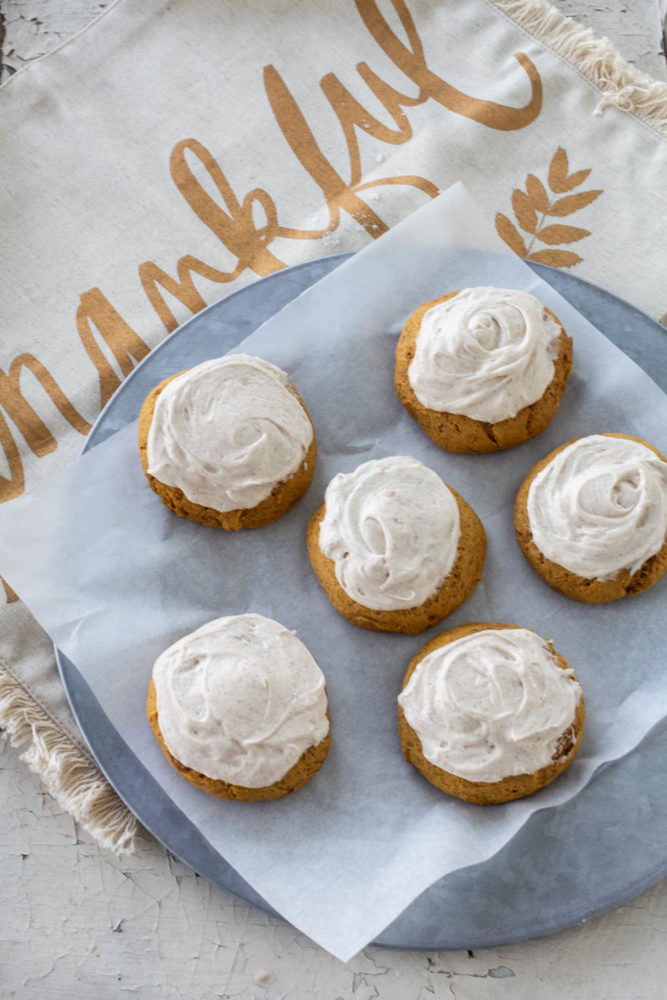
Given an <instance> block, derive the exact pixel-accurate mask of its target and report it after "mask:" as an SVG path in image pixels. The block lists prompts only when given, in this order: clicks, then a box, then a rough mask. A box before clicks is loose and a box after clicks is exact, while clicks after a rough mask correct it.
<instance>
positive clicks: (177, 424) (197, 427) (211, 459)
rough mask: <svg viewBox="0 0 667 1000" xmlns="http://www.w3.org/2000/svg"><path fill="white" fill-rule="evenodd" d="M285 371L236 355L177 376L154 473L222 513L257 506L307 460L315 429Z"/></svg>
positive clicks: (159, 411) (161, 413)
mask: <svg viewBox="0 0 667 1000" xmlns="http://www.w3.org/2000/svg"><path fill="white" fill-rule="evenodd" d="M287 384H288V379H287V375H286V374H285V372H283V371H281V369H280V368H277V367H276V365H272V364H271V363H270V362H268V361H263V360H262V359H261V358H251V357H249V356H248V355H246V354H229V355H227V356H226V357H223V358H215V359H214V360H212V361H204V362H203V364H200V365H196V366H195V367H194V368H191V369H189V370H188V371H186V372H183V373H182V374H181V375H179V376H178V377H177V378H175V379H172V381H171V382H169V384H168V385H166V386H165V388H164V389H163V390H162V392H161V393H160V395H159V396H158V398H157V402H156V405H155V412H154V414H153V418H152V421H151V425H150V430H149V433H148V471H149V473H150V474H151V475H152V476H155V478H156V479H158V480H159V481H160V482H161V483H165V485H167V486H176V487H178V489H180V490H182V491H183V493H185V495H186V497H187V498H188V499H189V500H191V501H192V502H193V503H197V504H201V505H202V506H203V507H212V508H214V509H215V510H218V511H222V512H223V513H224V512H226V511H230V510H239V509H242V510H246V509H248V508H250V507H256V506H257V504H259V503H261V501H262V500H265V499H266V498H267V497H268V496H269V494H270V493H271V491H272V490H273V489H274V488H275V487H276V486H277V485H278V483H281V482H284V481H285V480H286V479H288V478H289V477H290V476H291V475H293V474H294V473H295V472H296V470H297V469H298V468H299V466H300V465H301V463H302V461H303V460H304V457H305V455H306V452H307V451H308V448H309V447H310V444H311V442H312V440H313V428H312V425H311V423H310V420H309V419H308V416H307V414H306V412H305V410H304V409H303V407H302V406H301V404H300V403H299V400H298V399H297V398H296V396H294V395H293V394H292V393H291V392H290V391H289V389H288V388H287Z"/></svg>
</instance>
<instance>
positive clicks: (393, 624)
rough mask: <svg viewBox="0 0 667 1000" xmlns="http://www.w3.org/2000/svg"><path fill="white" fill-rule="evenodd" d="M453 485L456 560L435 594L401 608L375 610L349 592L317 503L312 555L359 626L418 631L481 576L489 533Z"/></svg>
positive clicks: (333, 596) (330, 592)
mask: <svg viewBox="0 0 667 1000" xmlns="http://www.w3.org/2000/svg"><path fill="white" fill-rule="evenodd" d="M449 489H450V490H451V491H452V493H453V494H454V497H455V499H456V502H457V504H458V507H459V515H460V519H461V537H460V538H459V544H458V548H457V551H456V559H455V560H454V565H453V566H452V569H451V570H450V572H449V575H448V576H447V577H446V578H445V580H443V582H442V584H441V585H440V587H439V588H438V590H437V591H436V593H435V594H433V596H432V597H429V599H428V600H427V601H425V602H424V603H423V604H421V605H419V606H418V607H416V608H402V609H399V610H397V611H375V610H373V609H372V608H366V607H364V605H363V604H358V603H357V602H356V601H355V600H353V599H352V598H351V597H350V596H349V595H348V594H346V593H345V591H344V590H343V588H342V587H341V585H340V583H339V582H338V578H337V576H336V564H335V562H334V561H333V559H329V558H328V556H325V555H324V553H323V552H322V549H321V548H320V524H321V522H322V519H323V517H324V513H325V505H324V504H322V505H321V506H320V507H318V509H317V510H316V511H315V513H314V514H313V516H312V518H311V519H310V522H309V524H308V533H307V541H308V554H309V556H310V561H311V564H312V567H313V569H314V570H315V573H316V574H317V578H318V580H319V581H320V583H321V584H322V587H323V588H324V591H325V593H326V595H327V597H328V598H329V600H330V601H331V603H332V604H333V606H334V608H335V609H336V611H338V612H340V614H341V615H342V616H343V618H347V620H348V621H349V622H352V624H353V625H358V626H359V628H367V629H371V630H373V631H375V632H405V633H411V634H416V633H417V632H423V631H424V629H427V628H430V626H431V625H435V624H436V623H437V622H439V621H442V619H443V618H446V617H447V615H450V614H451V613H452V612H453V611H455V610H456V609H457V608H458V607H460V605H461V604H463V602H464V601H465V600H467V598H468V597H470V595H471V594H472V592H473V590H474V589H475V587H476V586H477V584H478V583H479V581H480V580H481V579H482V569H483V567H484V557H485V555H486V532H485V531H484V526H483V525H482V522H481V521H480V519H479V518H478V517H477V514H476V513H475V511H474V510H473V509H472V507H471V506H470V505H469V504H468V503H466V501H465V500H464V499H463V497H461V496H459V494H458V493H457V492H456V490H454V489H452V487H451V486H450V487H449Z"/></svg>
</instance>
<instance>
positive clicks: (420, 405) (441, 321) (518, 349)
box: [395, 287, 572, 452]
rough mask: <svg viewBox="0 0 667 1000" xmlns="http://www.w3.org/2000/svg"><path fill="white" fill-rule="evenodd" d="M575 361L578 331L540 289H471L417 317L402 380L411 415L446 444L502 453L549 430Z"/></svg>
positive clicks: (400, 353)
mask: <svg viewBox="0 0 667 1000" xmlns="http://www.w3.org/2000/svg"><path fill="white" fill-rule="evenodd" d="M571 367H572V340H571V338H570V337H568V336H567V334H566V333H565V330H564V329H563V326H562V324H561V322H560V320H559V319H558V317H557V316H556V315H555V314H554V313H552V312H551V310H550V309H547V308H546V306H544V305H542V303H541V302H540V301H539V300H538V299H536V298H535V296H534V295H530V294H529V293H528V292H523V291H519V290H514V289H505V288H486V287H480V288H466V289H463V290H462V291H457V292H450V293H449V294H447V295H443V296H442V297H441V298H439V299H434V300H433V301H431V302H425V303H424V304H423V305H421V306H420V307H419V309H417V310H416V311H415V312H414V313H413V314H412V316H411V317H410V318H409V320H408V321H407V323H406V324H405V326H404V328H403V332H402V333H401V336H400V337H399V340H398V344H397V347H396V369H395V384H396V392H397V395H398V398H399V399H400V401H401V402H402V403H403V405H404V406H405V408H406V409H407V411H408V413H410V415H411V416H413V417H414V418H415V420H416V421H417V423H418V424H419V425H420V427H421V428H422V430H424V431H425V432H426V433H427V434H428V436H429V437H430V438H432V439H433V441H435V443H436V444H437V445H439V446H440V447H441V448H444V450H445V451H451V452H490V451H501V450H502V449H504V448H512V447H513V446H514V445H517V444H521V443H522V442H523V441H527V440H528V439H529V438H532V437H535V435H536V434H540V433H541V431H543V430H544V429H545V427H547V425H548V424H549V423H550V422H551V420H552V419H553V417H554V415H555V413H556V411H557V409H558V406H559V404H560V400H561V396H562V395H563V392H564V391H565V384H566V382H567V378H568V375H569V374H570V369H571Z"/></svg>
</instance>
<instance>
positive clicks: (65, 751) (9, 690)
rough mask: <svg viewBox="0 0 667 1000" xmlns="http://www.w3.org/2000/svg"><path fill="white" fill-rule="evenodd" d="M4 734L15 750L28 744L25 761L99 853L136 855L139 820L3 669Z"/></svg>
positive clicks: (0, 718)
mask: <svg viewBox="0 0 667 1000" xmlns="http://www.w3.org/2000/svg"><path fill="white" fill-rule="evenodd" d="M0 728H3V729H6V731H7V734H8V736H9V740H10V742H11V744H12V746H15V747H25V745H26V744H28V747H27V749H26V750H25V752H24V753H23V754H21V759H22V760H24V761H26V763H27V764H28V766H29V767H30V769H31V770H32V771H35V773H36V774H38V775H39V776H40V778H41V779H42V780H43V782H44V784H45V785H46V788H47V790H48V791H49V792H50V793H51V795H53V797H54V798H55V799H56V801H57V802H58V804H59V805H60V806H61V807H62V808H63V809H65V810H66V811H67V812H69V813H70V814H71V815H72V816H73V817H74V819H75V820H76V821H77V823H80V824H81V826H82V827H84V828H85V829H86V830H87V831H88V833H90V835H91V836H92V837H93V838H94V840H95V841H96V842H97V843H98V844H99V845H100V847H102V848H105V849H107V850H111V851H114V852H115V853H117V854H131V853H132V852H133V851H134V849H135V838H136V835H137V828H138V824H137V820H136V818H135V817H134V816H133V815H132V813H131V812H130V811H129V809H128V808H127V806H126V805H125V804H124V803H123V802H122V801H121V800H120V799H119V798H118V796H117V795H116V793H115V791H114V790H113V788H112V787H111V785H110V784H109V783H108V782H107V781H106V779H105V778H104V777H103V776H102V774H101V773H100V771H99V770H98V768H97V766H96V765H95V763H94V762H93V761H92V760H90V759H89V758H88V757H87V756H86V754H85V753H83V752H82V751H81V750H80V749H79V747H78V746H77V745H76V744H75V743H73V742H72V740H71V739H70V738H69V737H68V736H67V735H66V734H65V733H63V732H62V731H61V730H60V729H59V728H58V727H57V726H56V724H55V723H54V721H53V720H52V719H51V717H50V716H49V715H48V714H47V713H46V712H45V711H44V709H43V708H41V707H40V706H39V705H38V704H37V702H36V701H34V700H33V699H32V698H31V697H30V695H29V694H28V692H27V691H26V690H25V689H24V688H23V687H21V685H20V684H19V683H18V682H17V681H16V679H15V678H14V677H13V676H12V674H10V673H9V671H8V670H6V669H4V668H3V667H0Z"/></svg>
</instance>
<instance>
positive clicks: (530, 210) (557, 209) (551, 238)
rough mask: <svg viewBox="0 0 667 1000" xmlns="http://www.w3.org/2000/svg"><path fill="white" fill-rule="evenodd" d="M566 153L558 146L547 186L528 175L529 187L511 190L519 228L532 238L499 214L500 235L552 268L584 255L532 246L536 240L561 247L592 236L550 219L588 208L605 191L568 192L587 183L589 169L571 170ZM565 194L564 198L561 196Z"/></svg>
mask: <svg viewBox="0 0 667 1000" xmlns="http://www.w3.org/2000/svg"><path fill="white" fill-rule="evenodd" d="M569 169H570V167H569V163H568V158H567V153H566V152H565V150H564V149H563V147H562V146H559V147H558V149H557V150H556V152H555V153H554V155H553V157H552V160H551V163H550V164H549V172H548V176H547V184H548V187H549V190H548V191H547V188H546V187H545V186H544V184H543V183H542V181H541V180H540V179H539V177H536V176H535V174H528V176H527V177H526V184H525V187H526V190H525V191H524V190H522V189H521V188H516V189H515V190H514V191H513V192H512V208H513V209H514V215H515V218H516V221H517V223H518V225H519V227H520V228H521V229H522V230H523V232H524V233H526V234H527V237H529V240H528V242H526V239H524V237H523V236H522V234H521V233H520V232H519V229H518V228H517V226H516V225H515V224H514V223H513V222H512V221H511V220H510V219H508V218H507V216H506V215H503V214H502V212H498V214H497V215H496V230H497V232H498V235H499V236H500V237H502V239H503V240H504V241H505V243H507V245H508V246H509V247H510V249H512V250H514V252H515V253H517V254H518V255H519V256H520V257H525V258H526V259H527V260H535V261H537V262H538V263H540V264H550V265H551V266H552V267H572V266H573V265H574V264H578V263H579V262H580V261H581V260H582V258H581V257H580V256H579V254H576V253H573V252H572V250H560V249H547V250H543V249H535V250H534V249H533V247H535V244H536V242H539V243H545V244H546V245H547V247H558V246H562V244H568V243H576V242H578V240H583V239H585V237H586V236H590V235H591V234H590V230H588V229H580V228H578V227H577V226H567V225H562V224H561V223H553V222H550V221H549V219H550V218H564V217H566V216H568V215H571V214H572V213H573V212H578V211H579V209H581V208H585V207H586V205H590V204H591V202H593V201H595V199H596V198H597V197H598V196H599V195H601V194H602V191H601V190H599V191H597V190H596V191H594V190H591V191H578V192H577V193H576V194H569V193H568V192H570V191H574V189H575V188H577V187H579V186H580V185H581V184H583V183H584V181H585V180H586V178H587V177H588V175H589V174H590V172H591V171H590V170H576V171H575V172H574V173H569ZM560 195H563V196H564V197H559V196H560Z"/></svg>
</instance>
